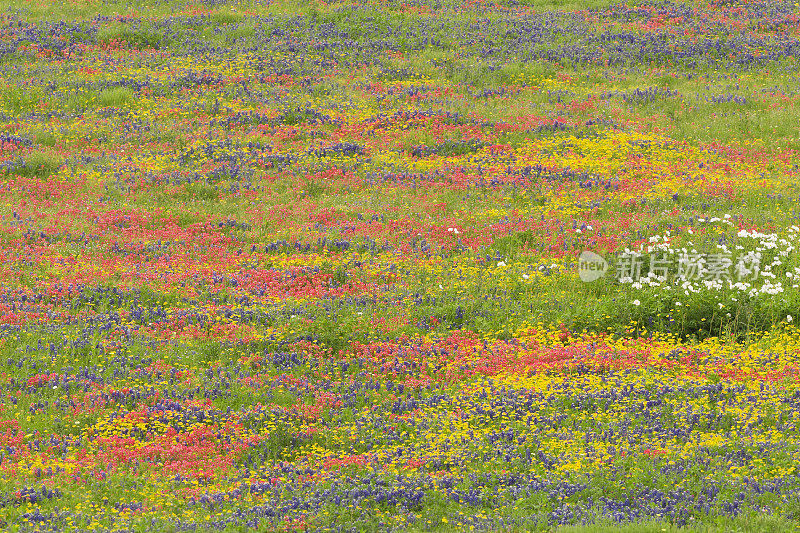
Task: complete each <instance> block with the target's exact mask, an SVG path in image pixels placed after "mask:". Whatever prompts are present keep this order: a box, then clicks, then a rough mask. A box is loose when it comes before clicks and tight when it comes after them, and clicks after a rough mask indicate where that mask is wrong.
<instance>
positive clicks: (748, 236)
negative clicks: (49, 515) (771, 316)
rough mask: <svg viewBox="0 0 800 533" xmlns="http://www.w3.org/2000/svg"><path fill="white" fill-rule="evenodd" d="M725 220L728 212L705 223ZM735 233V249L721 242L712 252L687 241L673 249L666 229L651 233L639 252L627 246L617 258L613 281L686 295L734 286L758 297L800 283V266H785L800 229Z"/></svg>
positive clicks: (775, 292)
mask: <svg viewBox="0 0 800 533" xmlns="http://www.w3.org/2000/svg"><path fill="white" fill-rule="evenodd" d="M729 218H730V215H725V218H724V219H720V218H717V217H714V218H711V219H709V222H722V223H726V224H730V222H729V221H728V220H727V219H729ZM700 221H702V222H705V219H700ZM737 237H738V238H739V241H740V244H737V245H736V246H735V247H734V248H735V250H730V249H729V248H728V246H727V245H725V244H723V243H719V244H717V245H716V246H715V250H714V251H713V252H711V253H700V252H698V251H697V250H696V249H695V248H690V247H691V246H692V243H691V242H689V243H687V244H688V246H689V247H685V246H684V247H681V248H673V247H672V245H671V240H672V237H671V235H670V233H669V232H666V234H665V235H655V236H653V237H651V238H650V239H648V241H649V242H648V243H647V244H643V245H642V246H640V247H639V249H638V250H630V249H628V248H626V249H625V250H624V251H623V252H622V253H620V254H619V255H618V256H617V265H616V266H617V268H616V277H617V280H618V281H619V282H620V283H623V284H630V286H631V287H632V288H634V289H641V288H644V287H652V288H663V289H672V290H676V291H678V292H682V293H684V294H685V295H686V296H688V295H690V294H692V293H704V292H709V291H723V290H733V291H737V292H739V293H744V294H747V296H749V297H751V298H756V297H759V296H761V295H776V294H780V293H782V292H784V290H785V288H788V285H791V287H792V288H795V289H796V288H798V287H800V267H792V266H791V265H790V264H788V263H789V261H790V258H792V257H793V255H792V254H793V252H794V251H795V246H796V245H797V242H798V239H800V228H798V227H797V226H791V227H790V228H789V231H788V233H787V234H786V236H784V237H781V236H779V235H778V234H776V233H760V232H757V231H752V232H748V231H745V230H741V231H739V232H738V233H737ZM745 250H747V251H745ZM645 268H647V273H646V274H645V273H644V272H643V270H644V269H645ZM776 272H785V277H783V279H779V278H781V277H782V276H779V275H778V274H776ZM784 283H787V286H786V287H785V286H784Z"/></svg>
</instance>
